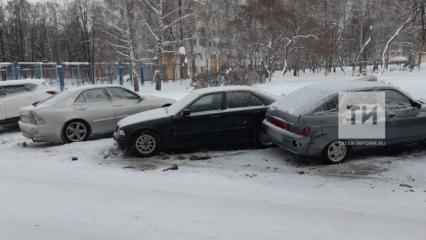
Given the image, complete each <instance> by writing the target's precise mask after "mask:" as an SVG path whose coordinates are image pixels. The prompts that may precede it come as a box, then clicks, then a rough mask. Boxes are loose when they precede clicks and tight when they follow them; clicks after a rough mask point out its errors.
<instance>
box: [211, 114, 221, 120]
mask: <svg viewBox="0 0 426 240" xmlns="http://www.w3.org/2000/svg"><path fill="white" fill-rule="evenodd" d="M210 118H214V119H217V118H220V116H219V115H212V116H210Z"/></svg>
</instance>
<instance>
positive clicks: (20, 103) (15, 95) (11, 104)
mask: <svg viewBox="0 0 426 240" xmlns="http://www.w3.org/2000/svg"><path fill="white" fill-rule="evenodd" d="M3 88H4V91H5V92H6V98H5V101H4V104H5V109H6V119H11V118H17V117H19V109H20V108H21V107H24V106H27V105H30V104H31V103H30V101H29V97H30V95H29V94H28V91H27V90H26V89H25V85H23V84H22V85H8V86H3Z"/></svg>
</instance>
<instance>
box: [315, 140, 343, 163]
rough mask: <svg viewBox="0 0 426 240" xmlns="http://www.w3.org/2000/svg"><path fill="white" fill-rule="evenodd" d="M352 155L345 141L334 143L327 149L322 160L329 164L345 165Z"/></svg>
mask: <svg viewBox="0 0 426 240" xmlns="http://www.w3.org/2000/svg"><path fill="white" fill-rule="evenodd" d="M349 153H350V148H349V146H347V145H346V143H345V142H344V141H334V142H332V143H330V144H328V145H327V147H325V149H324V150H323V153H322V159H323V161H325V162H326V163H328V164H339V163H343V162H344V161H345V160H346V158H347V157H348V155H349Z"/></svg>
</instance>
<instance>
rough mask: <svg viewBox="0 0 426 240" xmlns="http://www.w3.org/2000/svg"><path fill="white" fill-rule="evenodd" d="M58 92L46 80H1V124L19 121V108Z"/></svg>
mask: <svg viewBox="0 0 426 240" xmlns="http://www.w3.org/2000/svg"><path fill="white" fill-rule="evenodd" d="M55 94H57V92H56V90H55V89H54V88H53V87H50V86H49V85H48V84H46V83H45V81H44V80H8V81H0V125H4V124H13V123H15V124H16V123H17V122H18V120H19V109H20V108H21V107H24V106H27V105H31V104H33V103H35V102H39V101H42V100H45V99H47V98H49V97H51V96H52V95H55Z"/></svg>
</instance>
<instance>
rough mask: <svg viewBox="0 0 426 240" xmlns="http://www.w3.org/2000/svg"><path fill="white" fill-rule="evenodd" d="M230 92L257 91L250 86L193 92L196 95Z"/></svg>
mask: <svg viewBox="0 0 426 240" xmlns="http://www.w3.org/2000/svg"><path fill="white" fill-rule="evenodd" d="M231 91H259V90H258V89H256V88H254V87H250V86H222V87H209V88H201V89H197V90H194V91H193V92H195V93H197V94H200V95H202V94H206V93H215V92H231Z"/></svg>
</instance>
